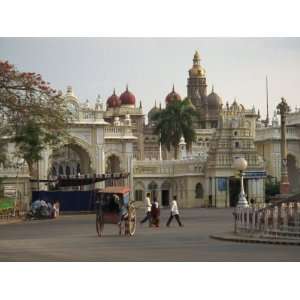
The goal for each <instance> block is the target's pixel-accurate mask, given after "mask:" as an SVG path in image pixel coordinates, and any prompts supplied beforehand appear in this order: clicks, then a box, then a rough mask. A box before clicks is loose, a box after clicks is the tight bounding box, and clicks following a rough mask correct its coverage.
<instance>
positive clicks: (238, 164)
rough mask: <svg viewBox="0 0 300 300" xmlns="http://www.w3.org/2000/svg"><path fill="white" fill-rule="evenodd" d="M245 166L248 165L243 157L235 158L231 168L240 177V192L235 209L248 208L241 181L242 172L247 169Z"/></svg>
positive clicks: (242, 181)
mask: <svg viewBox="0 0 300 300" xmlns="http://www.w3.org/2000/svg"><path fill="white" fill-rule="evenodd" d="M247 166H248V163H247V161H246V159H245V158H243V157H237V158H235V160H234V161H233V167H234V168H235V169H236V170H238V171H239V172H240V176H241V192H240V195H239V201H238V203H237V205H236V207H249V204H248V201H247V199H246V195H245V191H244V179H243V171H245V170H246V169H247Z"/></svg>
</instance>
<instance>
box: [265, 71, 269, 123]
mask: <svg viewBox="0 0 300 300" xmlns="http://www.w3.org/2000/svg"><path fill="white" fill-rule="evenodd" d="M266 98H267V117H266V121H265V127H268V125H269V87H268V76H266Z"/></svg>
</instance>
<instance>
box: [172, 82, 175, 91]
mask: <svg viewBox="0 0 300 300" xmlns="http://www.w3.org/2000/svg"><path fill="white" fill-rule="evenodd" d="M172 92H175V86H174V83H173V88H172Z"/></svg>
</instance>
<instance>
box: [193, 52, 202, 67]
mask: <svg viewBox="0 0 300 300" xmlns="http://www.w3.org/2000/svg"><path fill="white" fill-rule="evenodd" d="M199 62H200V55H199V52H198V50H196V51H195V54H194V58H193V63H194V65H199Z"/></svg>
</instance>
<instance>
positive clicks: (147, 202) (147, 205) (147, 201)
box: [140, 193, 151, 227]
mask: <svg viewBox="0 0 300 300" xmlns="http://www.w3.org/2000/svg"><path fill="white" fill-rule="evenodd" d="M145 213H146V216H145V218H144V219H143V220H142V221H141V222H140V223H141V224H143V223H145V222H146V221H147V220H148V222H149V227H151V200H150V193H147V196H146V198H145Z"/></svg>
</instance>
